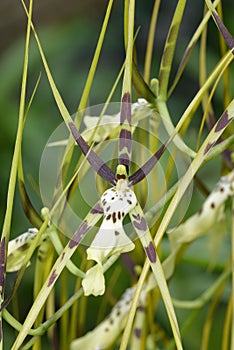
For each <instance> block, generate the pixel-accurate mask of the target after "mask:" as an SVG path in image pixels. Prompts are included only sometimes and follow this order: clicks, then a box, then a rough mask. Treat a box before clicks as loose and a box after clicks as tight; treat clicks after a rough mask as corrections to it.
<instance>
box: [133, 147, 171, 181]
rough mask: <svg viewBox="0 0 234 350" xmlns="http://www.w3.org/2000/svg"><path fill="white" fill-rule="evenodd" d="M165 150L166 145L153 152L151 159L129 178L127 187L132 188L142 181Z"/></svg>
mask: <svg viewBox="0 0 234 350" xmlns="http://www.w3.org/2000/svg"><path fill="white" fill-rule="evenodd" d="M165 150H166V144H165V145H162V146H161V147H160V148H159V150H158V151H157V152H155V153H154V154H153V155H152V157H151V158H150V159H149V160H148V161H147V162H146V163H145V164H144V165H143V166H142V167H141V168H140V169H138V170H137V171H136V172H135V173H134V174H132V175H131V176H129V186H133V185H135V184H137V183H138V182H140V181H141V180H143V179H144V178H145V177H146V176H147V175H148V174H149V173H150V171H151V170H152V168H153V167H154V166H155V164H156V163H157V161H158V160H159V159H160V158H161V156H162V155H163V153H164V151H165Z"/></svg>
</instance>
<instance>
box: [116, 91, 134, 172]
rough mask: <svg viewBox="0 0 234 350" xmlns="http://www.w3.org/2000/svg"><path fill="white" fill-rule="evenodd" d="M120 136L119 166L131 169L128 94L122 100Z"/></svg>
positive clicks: (129, 105) (129, 104)
mask: <svg viewBox="0 0 234 350" xmlns="http://www.w3.org/2000/svg"><path fill="white" fill-rule="evenodd" d="M120 126H121V130H120V134H119V164H123V165H125V166H126V168H127V169H129V166H130V162H131V154H132V134H131V103H130V94H129V93H128V92H126V93H125V94H124V95H123V98H122V104H121V111H120Z"/></svg>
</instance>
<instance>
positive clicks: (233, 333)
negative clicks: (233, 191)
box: [231, 198, 234, 349]
mask: <svg viewBox="0 0 234 350" xmlns="http://www.w3.org/2000/svg"><path fill="white" fill-rule="evenodd" d="M231 239H232V241H231V242H232V322H231V349H234V267H233V266H234V198H233V199H232V237H231Z"/></svg>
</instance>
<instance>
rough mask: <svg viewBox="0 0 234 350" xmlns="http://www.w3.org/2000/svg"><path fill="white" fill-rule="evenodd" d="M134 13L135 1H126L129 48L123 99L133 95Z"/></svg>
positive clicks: (126, 29)
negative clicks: (127, 94)
mask: <svg viewBox="0 0 234 350" xmlns="http://www.w3.org/2000/svg"><path fill="white" fill-rule="evenodd" d="M134 13H135V0H126V1H125V11H124V20H125V21H124V33H125V35H124V37H125V46H126V47H127V52H126V61H125V70H124V77H123V88H122V98H123V96H124V94H125V93H129V94H130V95H131V91H132V59H133V45H134Z"/></svg>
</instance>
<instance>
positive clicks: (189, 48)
mask: <svg viewBox="0 0 234 350" xmlns="http://www.w3.org/2000/svg"><path fill="white" fill-rule="evenodd" d="M219 2H220V0H215V1H214V7H216V6H217V5H218V3H219ZM210 17H211V13H210V12H207V13H206V15H205V16H204V18H203V19H202V21H201V23H200V24H199V26H198V27H197V29H196V31H195V33H194V34H193V36H192V39H191V40H190V42H189V44H188V46H187V48H186V50H185V53H184V55H183V57H182V60H181V63H180V65H179V68H178V71H177V73H176V76H175V78H174V81H173V83H172V85H171V87H170V89H169V91H168V96H170V95H171V94H172V92H173V91H174V89H175V87H176V86H177V84H178V82H179V80H180V77H181V75H182V73H183V71H184V68H185V67H186V63H187V61H188V59H189V57H190V55H191V53H192V50H193V48H194V46H195V44H196V42H197V41H198V39H199V37H200V36H201V34H202V32H203V28H204V26H206V23H207V22H208V20H209V19H210Z"/></svg>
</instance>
